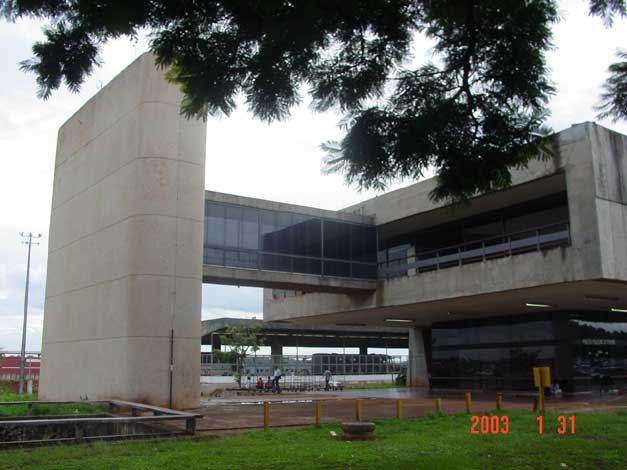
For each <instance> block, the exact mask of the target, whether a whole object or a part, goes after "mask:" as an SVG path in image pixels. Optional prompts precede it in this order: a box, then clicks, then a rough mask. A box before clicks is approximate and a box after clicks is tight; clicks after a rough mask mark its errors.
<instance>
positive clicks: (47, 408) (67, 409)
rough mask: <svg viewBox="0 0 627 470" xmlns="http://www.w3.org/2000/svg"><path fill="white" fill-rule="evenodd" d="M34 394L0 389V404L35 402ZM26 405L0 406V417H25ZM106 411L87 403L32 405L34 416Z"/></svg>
mask: <svg viewBox="0 0 627 470" xmlns="http://www.w3.org/2000/svg"><path fill="white" fill-rule="evenodd" d="M36 400H37V395H36V394H34V393H33V394H27V393H23V394H22V395H20V394H19V393H15V392H12V391H10V390H7V389H3V388H0V402H2V401H36ZM27 411H28V410H27V407H26V405H11V406H0V417H2V416H26V414H27ZM104 411H106V407H104V406H102V405H90V404H87V403H69V404H62V405H33V415H34V416H45V415H69V414H91V413H102V412H104Z"/></svg>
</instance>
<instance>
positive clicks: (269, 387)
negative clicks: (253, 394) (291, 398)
mask: <svg viewBox="0 0 627 470" xmlns="http://www.w3.org/2000/svg"><path fill="white" fill-rule="evenodd" d="M281 377H283V372H282V371H281V369H280V368H278V367H277V368H276V369H274V372H273V373H272V376H268V380H266V381H265V382H264V380H263V377H261V376H259V377H258V378H257V383H256V384H255V385H254V386H253V383H252V381H251V379H250V375H249V376H248V378H247V379H246V384H245V388H247V389H249V390H252V389H253V388H254V389H255V390H257V391H258V392H273V393H281V384H280V380H281Z"/></svg>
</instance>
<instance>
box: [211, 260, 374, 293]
mask: <svg viewBox="0 0 627 470" xmlns="http://www.w3.org/2000/svg"><path fill="white" fill-rule="evenodd" d="M203 282H204V283H206V284H226V285H234V286H247V287H265V288H272V289H287V290H300V291H307V292H334V293H364V292H373V291H374V290H375V289H376V288H377V281H375V280H369V279H348V278H341V277H332V276H316V275H312V274H300V273H284V272H279V271H264V270H259V269H247V268H229V267H225V266H214V265H209V264H205V265H204V266H203Z"/></svg>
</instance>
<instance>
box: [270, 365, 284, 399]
mask: <svg viewBox="0 0 627 470" xmlns="http://www.w3.org/2000/svg"><path fill="white" fill-rule="evenodd" d="M281 377H283V373H282V372H281V369H280V368H279V367H277V368H276V369H274V374H273V375H272V386H273V387H274V391H275V392H276V393H281V386H280V385H279V380H281Z"/></svg>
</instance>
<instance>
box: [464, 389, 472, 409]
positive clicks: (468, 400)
mask: <svg viewBox="0 0 627 470" xmlns="http://www.w3.org/2000/svg"><path fill="white" fill-rule="evenodd" d="M465 398H466V413H470V412H471V410H472V395H471V394H470V392H466V395H465Z"/></svg>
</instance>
